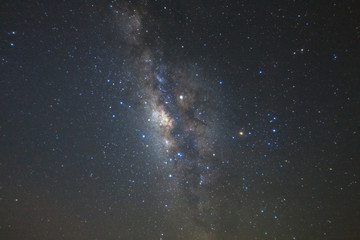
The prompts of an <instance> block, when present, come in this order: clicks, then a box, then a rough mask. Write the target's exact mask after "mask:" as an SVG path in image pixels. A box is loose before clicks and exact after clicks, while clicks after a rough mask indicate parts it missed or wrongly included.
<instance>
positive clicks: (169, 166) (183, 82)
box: [114, 7, 219, 239]
mask: <svg viewBox="0 0 360 240" xmlns="http://www.w3.org/2000/svg"><path fill="white" fill-rule="evenodd" d="M120 9H121V10H114V14H115V15H122V17H121V20H120V23H119V25H120V26H125V30H124V34H123V37H125V39H126V42H128V44H129V46H131V47H129V49H130V54H132V56H131V57H130V58H129V59H130V61H131V63H130V64H133V66H135V67H136V71H137V74H136V79H134V81H136V82H137V84H139V86H140V87H139V91H138V92H137V93H134V94H139V95H141V101H142V103H140V105H143V106H142V107H143V108H144V110H145V111H144V113H143V114H144V117H145V118H148V121H147V122H145V128H146V129H150V131H151V135H152V136H153V137H152V140H153V142H152V144H151V148H153V150H154V151H155V152H157V154H158V158H157V159H156V161H159V163H160V164H163V165H164V164H165V165H166V166H165V167H164V166H162V167H160V169H159V172H160V174H163V175H165V176H167V177H168V179H166V180H165V181H168V182H169V183H170V185H169V187H168V189H166V190H165V191H166V192H167V193H168V196H166V197H168V198H170V199H171V198H172V200H171V201H170V202H171V203H172V204H170V203H169V204H166V208H171V209H172V211H174V212H176V214H178V215H179V216H178V218H179V219H181V218H183V219H184V221H187V225H188V228H193V227H194V226H192V224H194V222H196V224H195V226H196V227H199V226H200V227H199V229H200V230H201V231H200V232H198V233H197V235H199V237H201V239H209V237H210V235H209V234H207V232H208V231H209V230H211V228H214V223H213V222H212V220H211V216H210V215H214V211H216V209H213V205H212V204H211V203H210V202H211V201H213V199H211V195H212V193H211V188H212V186H215V184H216V183H217V182H216V175H217V173H216V171H214V170H213V168H212V167H211V164H212V162H214V161H219V159H218V158H217V157H216V154H215V152H214V145H215V144H216V141H215V139H216V134H218V133H217V130H216V121H219V119H216V114H217V113H216V111H215V107H214V106H215V105H216V101H215V98H212V97H209V96H212V95H213V93H212V92H213V90H211V89H209V87H208V86H206V85H205V84H203V83H202V82H201V81H200V80H199V79H198V73H194V72H192V71H189V68H188V64H187V63H186V62H181V61H183V60H180V61H179V60H177V59H176V57H172V58H171V57H170V58H168V57H166V56H164V55H163V53H162V49H161V47H162V46H161V43H157V44H154V45H155V47H152V46H151V44H146V42H145V39H144V38H145V37H143V36H144V35H145V34H146V27H149V28H153V26H151V25H150V26H148V25H147V26H146V27H145V26H144V25H146V24H145V23H146V22H149V19H151V16H149V15H148V14H145V13H142V11H141V10H137V9H132V10H130V9H128V8H126V7H125V10H124V9H123V8H120ZM144 22H145V23H144ZM174 60H175V62H173V61H174ZM214 119H215V120H214ZM170 205H171V206H170ZM184 208H185V209H184ZM184 211H185V212H184ZM205 219H206V220H205ZM177 221H179V220H177ZM190 232H193V230H191V231H190Z"/></svg>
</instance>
